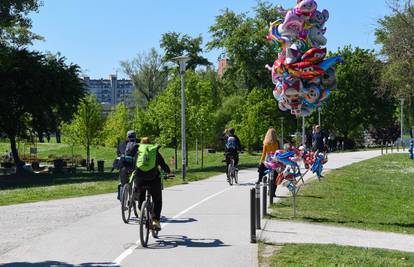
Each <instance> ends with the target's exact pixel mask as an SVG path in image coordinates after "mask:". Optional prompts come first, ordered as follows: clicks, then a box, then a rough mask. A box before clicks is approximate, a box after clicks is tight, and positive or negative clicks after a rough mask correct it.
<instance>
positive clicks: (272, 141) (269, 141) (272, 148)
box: [257, 128, 280, 183]
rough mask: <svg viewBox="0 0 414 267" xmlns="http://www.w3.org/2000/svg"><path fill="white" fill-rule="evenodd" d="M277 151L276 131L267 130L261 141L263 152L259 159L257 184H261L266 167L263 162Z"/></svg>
mask: <svg viewBox="0 0 414 267" xmlns="http://www.w3.org/2000/svg"><path fill="white" fill-rule="evenodd" d="M278 149H280V145H279V141H278V139H277V135H276V130H275V129H273V128H269V130H267V133H266V136H265V138H264V140H263V151H262V156H261V157H260V163H259V169H258V172H259V179H258V180H257V183H261V182H262V179H263V176H264V175H265V171H266V167H265V165H264V161H265V160H266V157H267V156H268V155H269V153H275V152H276V150H278Z"/></svg>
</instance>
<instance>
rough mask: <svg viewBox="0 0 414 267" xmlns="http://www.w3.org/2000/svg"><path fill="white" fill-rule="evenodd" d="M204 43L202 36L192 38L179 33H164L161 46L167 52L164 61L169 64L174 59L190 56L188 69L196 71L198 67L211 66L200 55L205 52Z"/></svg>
mask: <svg viewBox="0 0 414 267" xmlns="http://www.w3.org/2000/svg"><path fill="white" fill-rule="evenodd" d="M202 43H203V38H202V37H201V35H200V36H198V37H195V38H192V37H190V36H188V35H187V34H183V35H182V34H181V33H177V32H168V33H164V34H163V35H162V37H161V41H160V46H161V48H162V49H164V51H165V55H164V57H163V61H164V62H169V61H171V60H172V59H173V58H174V57H178V56H182V55H188V56H189V57H190V60H189V61H188V62H187V68H188V69H191V70H195V69H196V67H197V66H209V65H211V63H210V62H209V61H208V59H207V58H205V57H203V56H201V55H200V54H201V53H202V52H203V49H202V48H201V45H202Z"/></svg>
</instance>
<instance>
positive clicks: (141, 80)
mask: <svg viewBox="0 0 414 267" xmlns="http://www.w3.org/2000/svg"><path fill="white" fill-rule="evenodd" d="M121 67H122V69H123V71H124V72H125V74H127V75H128V76H129V77H130V79H131V80H132V81H133V83H134V87H135V89H136V93H137V104H138V106H139V107H145V106H147V105H148V102H150V101H151V100H152V99H154V98H155V97H156V96H157V95H158V94H160V93H161V92H162V91H163V90H164V89H165V87H166V85H167V81H168V70H167V69H166V67H165V65H164V63H163V62H162V60H161V56H160V55H159V54H158V53H157V51H156V50H155V48H152V49H151V50H150V51H149V52H148V53H142V54H139V55H138V56H137V57H136V58H134V59H132V60H131V61H128V60H126V61H121Z"/></svg>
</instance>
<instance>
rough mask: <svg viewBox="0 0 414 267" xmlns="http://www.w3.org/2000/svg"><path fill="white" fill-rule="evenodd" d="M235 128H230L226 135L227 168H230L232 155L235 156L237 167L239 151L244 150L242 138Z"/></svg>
mask: <svg viewBox="0 0 414 267" xmlns="http://www.w3.org/2000/svg"><path fill="white" fill-rule="evenodd" d="M235 131H236V130H235V129H234V128H230V129H229V130H228V133H227V135H226V136H225V137H224V139H225V147H224V152H225V154H224V155H225V157H226V159H225V160H226V164H227V165H226V170H227V168H228V165H229V164H230V157H233V159H234V166H235V167H236V168H237V165H238V164H239V152H240V151H241V150H242V147H241V144H240V139H239V137H238V136H237V135H236V134H235Z"/></svg>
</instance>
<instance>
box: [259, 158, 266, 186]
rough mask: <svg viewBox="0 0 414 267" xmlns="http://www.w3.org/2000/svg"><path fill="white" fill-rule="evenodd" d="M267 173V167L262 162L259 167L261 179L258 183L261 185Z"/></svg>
mask: <svg viewBox="0 0 414 267" xmlns="http://www.w3.org/2000/svg"><path fill="white" fill-rule="evenodd" d="M265 171H266V167H265V165H264V163H263V162H262V163H261V164H260V166H259V170H258V172H259V179H258V180H257V183H261V182H262V180H263V176H264V175H265Z"/></svg>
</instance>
